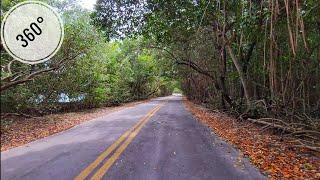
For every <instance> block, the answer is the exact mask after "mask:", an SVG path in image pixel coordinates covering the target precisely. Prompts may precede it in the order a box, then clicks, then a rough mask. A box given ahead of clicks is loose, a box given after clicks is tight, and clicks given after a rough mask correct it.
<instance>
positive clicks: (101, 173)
mask: <svg viewBox="0 0 320 180" xmlns="http://www.w3.org/2000/svg"><path fill="white" fill-rule="evenodd" d="M160 108H161V106H158V107H157V109H156V110H154V111H153V112H152V113H151V114H149V115H148V116H147V118H146V119H145V120H144V121H143V123H141V125H140V126H139V127H138V128H137V129H136V130H134V131H133V132H132V133H131V134H130V135H129V137H128V139H127V140H126V141H125V142H124V143H123V144H122V145H121V146H120V147H119V148H118V149H117V150H116V152H115V153H114V154H113V155H112V156H111V157H110V158H109V159H108V160H107V162H106V163H105V164H104V165H103V166H102V167H101V168H100V169H99V170H98V171H97V172H96V173H95V174H94V175H93V176H92V178H91V179H92V180H98V179H101V178H102V177H103V176H104V175H105V174H106V172H107V171H108V170H109V168H110V167H111V166H112V165H113V164H114V162H115V161H116V160H117V159H118V158H119V156H120V155H121V154H122V152H123V151H124V150H125V149H126V148H127V147H128V145H129V144H130V143H131V142H132V141H133V139H134V138H135V137H136V136H137V134H138V133H139V132H140V130H141V129H142V127H143V126H144V125H145V124H146V123H147V122H148V120H149V119H150V118H151V117H152V116H153V115H154V114H155V113H156V112H157V111H158V110H159V109H160Z"/></svg>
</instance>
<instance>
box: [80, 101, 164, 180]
mask: <svg viewBox="0 0 320 180" xmlns="http://www.w3.org/2000/svg"><path fill="white" fill-rule="evenodd" d="M163 104H164V103H162V104H159V105H157V106H156V107H155V108H153V109H152V110H151V111H149V112H148V114H147V115H146V116H144V117H143V118H142V119H140V120H139V121H138V123H137V124H135V125H134V126H133V127H131V128H130V129H129V130H128V131H126V132H125V133H124V134H123V135H121V136H120V137H119V138H118V139H117V140H116V141H115V142H114V143H113V144H112V145H111V146H109V147H108V148H107V149H106V150H105V151H104V152H102V153H101V154H100V155H99V156H98V158H97V159H96V160H95V161H93V162H92V163H91V164H90V165H89V166H88V167H87V168H85V169H84V170H83V171H81V173H80V174H79V175H78V176H76V177H75V180H83V179H85V178H86V177H88V176H89V175H90V173H91V172H92V171H93V170H94V169H95V168H96V167H98V166H99V164H101V162H102V161H103V160H104V159H105V158H106V157H108V156H109V155H110V154H111V153H112V152H114V153H113V154H112V156H111V157H109V159H107V160H106V161H105V163H104V164H103V165H102V166H101V167H100V169H98V170H97V171H96V173H94V174H93V176H92V178H91V179H93V180H96V179H101V178H102V177H103V176H104V174H105V173H106V172H107V171H108V169H109V168H110V167H111V166H112V165H113V164H114V162H115V161H116V160H117V159H118V158H119V156H120V155H121V154H122V152H123V151H124V150H125V149H126V148H127V146H128V145H129V144H130V143H131V142H132V140H133V139H134V138H135V137H136V136H137V134H138V133H139V131H140V130H141V129H142V127H143V126H144V125H145V124H146V123H147V122H148V120H149V119H150V118H151V117H152V116H153V115H154V114H155V113H156V112H157V111H158V110H159V109H160V108H161V107H162V106H163ZM123 141H124V142H123ZM122 142H123V143H122ZM121 143H122V144H121ZM120 144H121V145H120ZM119 145H120V146H119Z"/></svg>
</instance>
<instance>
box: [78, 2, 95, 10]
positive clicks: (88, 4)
mask: <svg viewBox="0 0 320 180" xmlns="http://www.w3.org/2000/svg"><path fill="white" fill-rule="evenodd" d="M95 3H96V0H79V4H80V5H81V7H83V8H85V9H88V10H93V8H94V4H95Z"/></svg>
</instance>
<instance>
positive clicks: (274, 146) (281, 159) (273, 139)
mask: <svg viewBox="0 0 320 180" xmlns="http://www.w3.org/2000/svg"><path fill="white" fill-rule="evenodd" d="M184 103H185V105H186V107H187V108H188V110H189V111H190V112H192V114H193V115H194V116H195V117H197V119H198V120H199V121H201V122H202V123H204V124H206V125H207V126H209V127H210V128H211V129H213V131H214V132H215V133H216V134H217V135H219V136H220V137H222V138H223V139H224V140H226V141H227V142H230V143H231V144H233V145H234V146H236V147H237V148H238V149H240V150H241V151H242V153H243V155H244V156H245V157H248V158H249V159H250V161H251V162H252V163H253V164H254V165H256V166H257V167H258V168H260V169H261V170H262V172H264V173H265V174H267V175H268V177H269V178H271V179H320V156H319V153H315V152H310V151H308V150H306V149H302V148H296V147H293V145H292V144H291V143H290V142H289V141H290V139H286V138H282V137H280V136H279V135H276V134H273V133H271V132H268V131H262V130H261V127H259V126H257V125H255V124H252V123H249V122H240V121H237V120H236V119H234V118H231V117H229V116H227V115H226V114H224V113H221V112H218V111H217V112H212V111H210V110H208V109H206V108H203V107H201V106H198V105H195V104H194V103H192V102H190V101H187V100H185V101H184Z"/></svg>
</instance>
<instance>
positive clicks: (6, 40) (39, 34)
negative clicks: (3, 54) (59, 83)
mask: <svg viewBox="0 0 320 180" xmlns="http://www.w3.org/2000/svg"><path fill="white" fill-rule="evenodd" d="M63 37H64V29H63V23H62V20H61V18H60V16H59V14H58V13H57V12H56V11H55V10H54V9H53V8H52V7H51V6H49V5H47V4H45V3H43V2H39V1H25V2H22V3H19V4H17V5H15V6H14V7H12V8H11V9H10V10H9V11H8V12H7V13H6V14H5V17H4V19H3V21H2V23H1V41H2V44H3V46H4V48H5V49H6V51H7V52H8V53H9V54H10V55H11V56H12V57H13V58H14V59H16V60H18V61H20V62H23V63H27V64H38V63H41V62H45V61H47V60H49V59H50V58H52V57H53V56H54V55H55V54H56V53H57V51H58V50H59V48H60V47H61V44H62V42H63Z"/></svg>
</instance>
